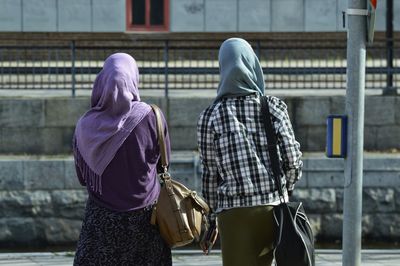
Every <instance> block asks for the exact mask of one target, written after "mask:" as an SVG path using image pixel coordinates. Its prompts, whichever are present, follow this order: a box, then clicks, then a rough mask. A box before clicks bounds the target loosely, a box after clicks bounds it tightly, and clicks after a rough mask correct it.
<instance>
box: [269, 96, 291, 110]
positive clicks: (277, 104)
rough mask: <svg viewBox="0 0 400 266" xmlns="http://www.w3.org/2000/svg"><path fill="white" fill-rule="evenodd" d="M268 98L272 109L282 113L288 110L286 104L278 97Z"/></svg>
mask: <svg viewBox="0 0 400 266" xmlns="http://www.w3.org/2000/svg"><path fill="white" fill-rule="evenodd" d="M266 97H267V101H268V105H269V106H270V108H274V109H279V110H281V111H285V110H286V109H287V105H286V103H285V102H284V101H283V100H281V99H279V98H278V97H275V96H272V95H267V96H266Z"/></svg>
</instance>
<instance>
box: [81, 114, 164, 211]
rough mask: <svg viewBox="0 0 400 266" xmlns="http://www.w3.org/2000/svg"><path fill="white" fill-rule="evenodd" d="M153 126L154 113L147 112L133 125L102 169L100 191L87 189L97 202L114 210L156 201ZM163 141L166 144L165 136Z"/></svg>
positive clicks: (156, 179) (128, 208) (155, 135)
mask: <svg viewBox="0 0 400 266" xmlns="http://www.w3.org/2000/svg"><path fill="white" fill-rule="evenodd" d="M164 124H166V123H165V121H164ZM156 130H157V129H156V118H155V114H154V112H150V113H149V114H148V115H146V116H145V117H144V118H143V120H142V121H141V122H140V123H139V124H138V125H137V126H136V127H135V128H134V129H133V131H132V132H131V134H130V135H129V136H128V137H127V139H126V140H125V142H124V143H123V144H122V146H121V147H120V148H119V150H118V151H117V153H116V154H115V157H114V158H113V160H112V161H111V162H110V164H109V165H108V166H107V168H106V169H105V170H104V173H103V176H102V177H103V180H102V194H101V195H99V194H98V193H93V192H90V193H91V196H92V197H93V199H95V200H96V202H97V203H99V204H100V205H102V206H104V207H107V208H109V209H112V210H116V211H130V210H135V209H140V208H143V207H145V206H148V205H150V204H152V203H154V202H155V201H156V199H157V197H158V194H159V191H160V185H159V182H158V178H157V162H158V159H159V155H160V151H159V147H158V141H157V131H156ZM166 141H167V145H168V146H169V138H168V137H167V138H166ZM167 150H169V148H168V149H167ZM89 191H90V190H89Z"/></svg>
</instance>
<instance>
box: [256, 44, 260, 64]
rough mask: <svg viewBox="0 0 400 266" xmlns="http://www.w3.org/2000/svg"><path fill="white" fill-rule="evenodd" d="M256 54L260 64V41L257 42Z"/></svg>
mask: <svg viewBox="0 0 400 266" xmlns="http://www.w3.org/2000/svg"><path fill="white" fill-rule="evenodd" d="M256 54H257V57H258V60H259V61H260V63H261V42H260V40H257V50H256Z"/></svg>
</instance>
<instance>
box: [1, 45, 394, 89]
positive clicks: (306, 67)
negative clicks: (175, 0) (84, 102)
mask: <svg viewBox="0 0 400 266" xmlns="http://www.w3.org/2000/svg"><path fill="white" fill-rule="evenodd" d="M221 42H222V41H215V40H213V41H210V40H186V41H185V40H162V41H160V40H155V41H109V42H106V41H102V42H99V43H96V42H91V43H90V44H89V45H88V44H87V43H84V42H82V43H80V42H78V41H70V42H63V43H60V42H57V43H55V44H51V43H50V44H46V45H24V44H22V45H12V46H11V45H0V89H71V90H72V92H73V94H74V93H75V90H77V89H90V88H91V85H92V83H93V81H94V79H95V77H96V74H97V73H98V72H99V71H100V70H101V67H102V64H103V62H104V60H105V58H107V56H109V55H110V54H112V53H115V52H126V53H129V54H131V55H132V56H133V57H134V58H135V59H136V61H137V62H138V65H139V71H140V88H141V89H164V90H165V91H166V93H168V90H170V89H215V88H217V86H218V81H219V71H218V49H219V45H220V44H221ZM250 43H251V44H252V45H253V48H254V50H255V52H256V53H257V55H258V56H259V59H260V62H261V65H262V67H263V71H264V74H265V82H266V83H265V84H266V88H267V89H344V88H345V87H346V43H345V41H344V40H318V41H316V40H250ZM397 43H399V42H397V41H394V44H395V45H394V46H393V47H392V49H393V50H392V55H393V56H392V58H391V59H390V60H391V61H388V60H389V59H388V58H387V54H388V53H387V49H386V45H385V44H386V40H377V41H376V42H375V43H374V45H373V46H372V47H369V48H368V49H367V64H366V65H367V74H366V88H367V89H382V90H385V89H387V87H388V86H387V84H388V83H387V82H388V80H389V81H391V82H392V86H391V89H393V88H397V87H398V86H399V85H400V54H399V51H400V49H399V47H398V46H396V44H397Z"/></svg>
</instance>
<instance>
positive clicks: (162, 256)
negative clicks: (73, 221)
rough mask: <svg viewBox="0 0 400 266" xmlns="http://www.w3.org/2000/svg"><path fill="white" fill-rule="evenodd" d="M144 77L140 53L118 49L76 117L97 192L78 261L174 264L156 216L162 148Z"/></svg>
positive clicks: (89, 180)
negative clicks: (142, 86)
mask: <svg viewBox="0 0 400 266" xmlns="http://www.w3.org/2000/svg"><path fill="white" fill-rule="evenodd" d="M138 85H139V71H138V67H137V65H136V62H135V60H134V59H133V58H132V57H131V56H130V55H128V54H123V53H116V54H113V55H111V56H110V57H108V58H107V59H106V61H105V63H104V66H103V69H102V71H101V72H100V73H99V74H98V76H97V78H96V80H95V82H94V85H93V91H92V97H91V108H90V110H89V111H88V112H86V113H85V114H84V115H83V116H82V117H81V118H80V119H79V121H78V123H77V125H76V129H75V136H74V140H73V150H74V158H75V165H76V172H77V175H78V179H79V181H80V183H81V184H82V185H84V186H86V187H87V190H88V193H89V198H88V202H87V205H86V210H85V217H84V220H83V224H82V230H81V233H80V237H79V241H78V246H77V251H76V254H75V260H74V265H157V266H159V265H172V259H171V250H170V248H169V247H168V246H167V245H166V243H165V242H164V241H163V239H162V238H161V236H160V234H159V232H158V230H157V228H156V227H155V226H153V225H151V224H150V218H151V212H152V206H153V205H154V203H155V201H156V200H157V197H158V194H159V192H160V184H159V182H158V179H157V168H158V161H159V157H160V150H159V147H158V142H157V129H156V117H155V115H154V113H153V112H152V111H151V107H150V106H149V105H147V104H146V103H144V102H141V101H140V97H139V91H138ZM164 125H165V132H166V133H165V139H166V144H167V150H168V152H169V150H170V145H169V137H168V133H167V126H166V123H165V119H164Z"/></svg>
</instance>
